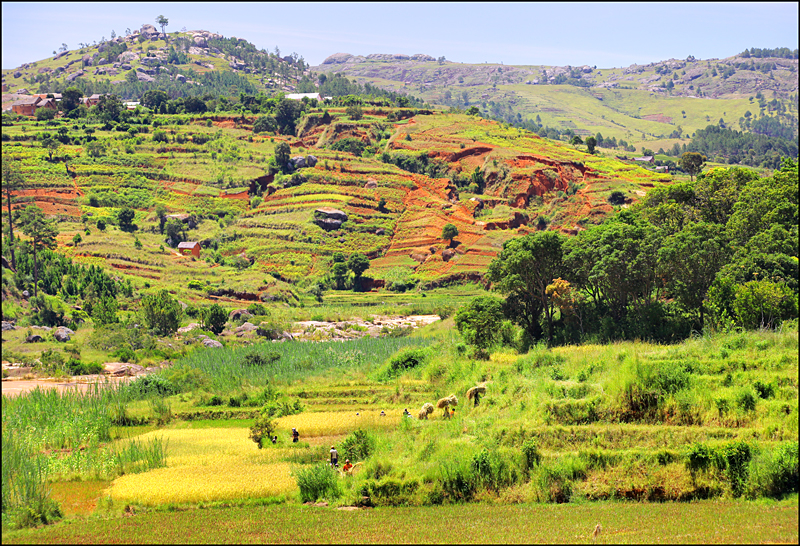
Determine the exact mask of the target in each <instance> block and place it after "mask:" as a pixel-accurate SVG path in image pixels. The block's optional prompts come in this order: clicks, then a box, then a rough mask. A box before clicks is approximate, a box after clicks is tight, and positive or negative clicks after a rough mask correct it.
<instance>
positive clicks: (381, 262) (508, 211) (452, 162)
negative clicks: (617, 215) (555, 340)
mask: <svg viewBox="0 0 800 546" xmlns="http://www.w3.org/2000/svg"><path fill="white" fill-rule="evenodd" d="M315 112H316V113H315ZM322 112H323V111H322V109H321V108H318V109H316V110H315V109H311V110H310V112H309V113H308V114H307V117H306V118H303V119H304V120H305V119H314V116H316V117H317V118H319V119H323V118H324V116H320V115H319V114H321V113H322ZM395 114H397V116H396V118H397V117H400V116H406V115H413V111H409V110H402V109H392V108H385V109H384V108H373V109H365V113H364V116H363V118H362V119H360V120H358V121H352V120H349V119H348V117H347V115H346V112H345V109H344V108H331V109H330V110H328V111H327V115H328V116H329V121H328V122H327V123H323V122H319V124H317V125H315V124H314V123H307V124H306V126H308V127H310V129H308V130H307V131H305V133H304V132H303V131H304V129H303V127H301V131H300V133H301V134H302V135H303V136H301V137H292V136H281V135H275V134H272V133H253V124H254V123H255V118H252V117H242V116H236V115H233V114H230V115H228V114H219V113H214V114H210V113H209V114H202V115H194V116H190V115H186V114H183V115H177V114H176V115H161V114H155V115H153V114H145V113H141V114H138V115H134V116H132V117H130V118H129V119H128V120H127V122H126V123H125V124H124V127H123V126H122V125H116V126H115V125H113V124H109V123H104V124H103V123H95V124H92V123H91V122H89V123H87V122H86V120H78V121H73V120H69V119H66V118H61V119H56V120H51V121H48V122H46V123H42V122H31V121H16V122H13V123H12V124H10V125H9V126H5V127H4V128H3V135H4V138H7V140H8V141H10V142H6V143H5V144H4V148H3V149H4V154H5V155H6V156H7V157H8V158H9V159H10V160H12V161H14V162H15V163H16V164H19V166H20V174H21V175H22V177H23V179H24V180H25V184H24V187H22V188H20V189H18V190H15V191H14V192H13V194H14V197H15V199H14V201H15V203H14V205H13V206H14V208H15V209H19V208H22V207H24V206H26V205H28V204H35V205H37V206H39V207H41V208H42V209H43V210H44V212H45V213H46V214H47V215H51V216H55V217H57V218H59V219H60V220H61V221H62V224H61V226H60V235H59V245H60V247H61V248H62V250H63V251H65V252H67V253H68V254H70V255H71V256H72V257H73V258H74V259H75V260H76V261H77V262H79V263H84V264H90V263H103V264H105V266H106V267H111V268H113V270H114V271H115V273H117V274H119V275H122V278H123V279H131V280H132V281H133V282H134V285H135V286H143V285H144V284H145V283H149V284H153V283H154V282H160V283H166V284H167V285H168V286H170V287H171V289H173V290H177V291H178V293H179V294H181V295H182V296H183V297H184V298H187V299H191V300H197V299H198V296H199V297H200V298H201V299H206V300H208V298H207V297H205V296H202V295H201V294H198V293H197V292H192V291H188V290H186V288H185V286H181V285H184V283H185V281H182V279H187V278H188V279H196V280H198V281H200V282H201V283H204V284H206V286H207V287H209V289H211V290H214V289H216V290H217V291H219V290H229V291H230V292H231V293H239V294H245V293H248V294H252V297H254V298H258V297H262V296H264V297H266V296H268V295H269V296H270V297H272V294H265V290H267V289H268V288H269V287H270V286H274V284H275V282H276V280H275V279H277V281H278V282H290V283H293V284H294V285H295V286H298V287H299V288H300V289H304V288H306V287H308V286H310V285H313V284H314V283H315V282H317V281H319V280H322V279H323V278H324V277H325V276H326V275H327V273H328V270H329V268H330V265H331V263H332V262H331V257H332V256H333V254H335V253H336V252H343V253H345V254H346V255H349V254H352V253H354V252H361V253H363V254H365V255H366V256H367V257H368V258H369V260H370V270H369V271H367V272H366V273H365V275H366V276H367V277H370V278H372V279H375V280H377V281H378V283H379V284H378V286H379V285H380V283H381V282H383V283H387V282H392V279H393V278H395V277H398V276H409V275H411V276H414V277H415V278H416V279H418V280H423V281H426V282H434V283H435V282H439V281H440V280H444V279H450V278H460V279H463V278H476V276H480V275H481V274H482V272H484V271H485V270H486V267H487V265H488V262H489V261H490V260H491V258H492V257H494V256H496V254H497V252H498V251H499V249H500V247H501V246H502V243H503V241H505V240H507V239H509V238H511V237H514V236H516V235H518V234H523V233H527V232H529V231H531V230H536V229H541V228H542V227H546V226H550V228H551V229H559V230H561V231H564V232H567V233H575V232H576V231H577V230H580V229H582V227H583V226H588V225H591V224H594V223H598V222H599V221H600V220H601V219H602V218H604V217H605V216H607V215H608V214H610V213H612V212H613V210H614V207H613V206H612V205H610V204H609V202H608V197H609V195H610V193H611V192H612V191H614V190H616V191H622V192H624V193H625V194H626V195H627V196H628V199H629V200H630V201H631V202H633V201H636V200H638V199H639V198H640V197H641V196H642V195H644V194H645V192H646V191H647V190H648V189H649V188H652V187H653V186H655V185H659V184H662V183H664V182H666V181H667V180H668V178H664V175H655V174H653V173H650V172H648V171H645V170H643V169H641V168H639V167H635V166H631V165H627V164H623V163H620V162H618V161H616V160H610V159H603V158H598V157H594V156H590V155H588V154H585V153H582V152H579V151H577V150H575V149H573V148H572V147H570V146H567V145H563V144H559V143H556V142H551V141H548V140H546V139H541V138H539V137H537V136H535V135H532V134H528V133H524V132H521V131H518V130H516V129H511V128H508V127H505V126H503V125H501V124H498V123H495V122H490V121H485V120H482V119H479V118H475V117H471V116H466V115H463V114H461V115H460V114H442V113H434V112H427V114H428V115H421V114H418V115H416V116H413V117H410V118H405V119H401V120H400V121H395V122H392V121H391V120H389V118H390V117H392V116H394V115H395ZM396 118H395V119H396ZM302 125H303V124H302V123H301V126H302ZM125 127H127V128H128V129H127V130H125V131H124V132H121V131H122V130H123V129H124V128H125ZM55 133H58V134H63V135H66V136H67V139H70V138H71V139H72V140H76V141H81V142H82V144H81V145H75V144H62V145H60V146H59V147H58V150H57V152H56V155H55V156H54V157H51V152H50V150H48V149H46V148H45V147H43V146H41V145H40V141H41V140H42V139H43V138H45V137H46V136H47V134H55ZM84 136H88V138H83V137H84ZM356 137H357V138H358V139H361V140H365V141H367V142H369V143H370V146H371V149H372V150H373V152H372V154H371V153H370V152H369V151H365V152H364V153H361V154H358V155H354V154H353V153H350V152H348V151H335V150H332V149H330V148H333V147H334V146H333V145H334V144H335V143H337V142H339V141H341V139H342V138H345V139H347V138H356ZM409 139H411V140H409ZM282 142H286V143H288V144H290V147H291V154H292V155H293V156H296V155H300V156H308V155H314V156H315V157H316V158H317V163H316V164H315V166H313V167H305V168H301V169H298V170H296V171H295V172H294V173H293V174H292V175H291V177H290V176H289V175H283V174H277V175H275V176H272V175H269V174H268V166H269V164H270V162H271V161H272V159H273V157H274V154H275V149H276V146H277V145H278V144H280V143H282ZM385 153H389V154H396V153H410V154H412V155H413V156H414V157H416V155H418V154H419V153H424V154H425V155H426V156H427V157H428V158H430V160H432V161H433V160H436V161H441V162H442V165H443V168H444V169H445V170H444V171H442V173H441V174H439V175H438V176H439V177H438V178H431V177H429V176H428V175H426V174H424V173H422V172H418V173H413V172H408V171H406V170H402V169H400V168H398V167H397V166H396V165H394V164H391V163H386V162H384V161H381V154H385ZM476 168H477V169H479V170H480V171H481V172H482V173H483V175H482V176H483V178H484V180H485V182H484V183H483V184H482V185H481V186H480V187H475V188H473V187H469V188H468V187H461V186H459V185H457V184H453V182H452V180H453V179H454V178H453V177H456V178H458V177H459V176H463V177H466V176H469V175H471V174H472V173H473V172H474V171H475V169H476ZM447 173H450V174H447ZM459 173H461V174H459ZM448 176H449V177H450V178H447V177H448ZM474 192H479V193H474ZM126 206H127V207H131V208H133V209H134V211H135V216H134V219H133V222H132V224H133V225H134V226H135V227H136V228H138V229H135V230H134V231H130V230H128V231H125V232H120V231H118V230H117V229H116V227H114V225H115V224H116V217H117V214H118V212H119V210H120V209H121V208H123V207H126ZM321 207H329V208H333V209H336V210H341V211H342V212H344V213H345V214H346V215H347V220H346V221H345V222H344V223H343V224H342V225H341V227H339V228H338V229H333V230H330V229H328V228H326V229H323V228H322V227H320V225H318V223H317V222H315V218H316V216H315V214H316V213H315V211H316V210H317V209H318V208H321ZM158 211H160V212H158ZM158 214H162V215H166V217H167V218H169V215H183V216H180V217H181V218H184V220H183V221H184V226H183V231H182V232H180V233H179V236H180V237H181V238H185V239H189V240H198V241H201V245H202V246H203V255H202V256H201V259H203V260H205V261H206V262H207V264H202V263H197V262H193V261H192V259H191V258H189V259H187V258H185V257H183V256H180V255H179V254H178V253H177V252H176V251H174V250H172V249H171V248H170V247H169V245H168V244H166V243H167V237H166V236H165V234H164V233H162V232H163V231H164V225H163V224H162V221H161V220H160V217H159V216H158ZM187 215H188V216H187ZM189 217H190V218H191V219H190V220H186V218H189ZM100 220H102V222H103V223H104V224H105V225H107V226H109V227H108V228H107V229H106V230H105V231H103V230H99V229H94V228H95V226H96V224H97V222H98V221H100ZM446 224H453V225H455V226H456V227H457V228H458V231H459V236H458V237H456V239H455V241H454V242H453V245H452V247H453V250H455V252H454V253H448V255H446V256H445V255H444V251H445V250H447V249H448V248H449V247H450V246H451V245H450V244H449V242H448V241H445V240H443V239H441V232H442V228H443V226H444V225H446ZM78 234H80V236H81V239H82V241H81V242H80V243H79V244H78V245H75V244H73V242H72V241H73V239H74V238H75V236H76V235H78ZM136 240H139V241H140V244H141V247H138V246H136V247H135V246H134V243H135V242H136ZM173 240H174V239H173ZM243 260H247V261H246V262H245V261H243ZM246 263H249V265H247V267H244V268H243V266H244V265H245V264H246ZM208 265H210V266H211V268H210V269H209V267H208ZM270 276H271V277H270ZM215 277H216V278H215ZM265 277H266V280H264V279H265ZM262 280H264V283H262V282H261V281H262ZM222 282H225V283H227V284H226V285H225V287H222V286H221V283H222ZM267 291H268V290H267ZM229 295H230V294H228V295H227V296H226V295H223V296H221V297H228V296H229ZM248 297H250V296H248ZM232 299H233V301H235V300H236V299H237V298H235V297H234V298H232ZM239 299H241V298H239Z"/></svg>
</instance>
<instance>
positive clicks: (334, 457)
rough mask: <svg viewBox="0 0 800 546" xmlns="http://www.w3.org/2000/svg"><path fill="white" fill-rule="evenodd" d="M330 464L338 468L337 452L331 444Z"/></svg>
mask: <svg viewBox="0 0 800 546" xmlns="http://www.w3.org/2000/svg"><path fill="white" fill-rule="evenodd" d="M331 466H332V467H334V468H339V452H338V451H336V448H335V447H333V446H331Z"/></svg>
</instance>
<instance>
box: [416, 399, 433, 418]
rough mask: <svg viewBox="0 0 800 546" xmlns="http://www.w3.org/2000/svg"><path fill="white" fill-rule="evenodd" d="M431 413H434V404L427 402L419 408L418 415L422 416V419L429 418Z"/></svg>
mask: <svg viewBox="0 0 800 546" xmlns="http://www.w3.org/2000/svg"><path fill="white" fill-rule="evenodd" d="M431 413H433V404H431V403H430V402H425V403H424V404H423V405H422V408H421V409H420V410H419V414H418V417H419V418H420V420H421V419H427V418H428V415H430V414H431Z"/></svg>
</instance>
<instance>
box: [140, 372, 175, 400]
mask: <svg viewBox="0 0 800 546" xmlns="http://www.w3.org/2000/svg"><path fill="white" fill-rule="evenodd" d="M129 389H130V391H131V393H132V394H133V396H134V397H136V398H146V397H148V396H152V395H158V396H170V395H172V394H176V393H177V392H178V389H177V388H175V386H174V385H173V384H172V383H170V382H169V381H168V380H167V379H166V378H165V377H162V376H161V375H157V374H150V375H142V376H139V377H137V378H136V379H134V380H133V381H131V382H130V383H129Z"/></svg>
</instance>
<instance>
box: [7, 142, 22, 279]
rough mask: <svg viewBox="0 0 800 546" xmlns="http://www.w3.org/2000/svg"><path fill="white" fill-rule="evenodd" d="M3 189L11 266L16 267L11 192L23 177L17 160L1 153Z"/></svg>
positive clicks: (16, 187) (16, 188) (18, 188)
mask: <svg viewBox="0 0 800 546" xmlns="http://www.w3.org/2000/svg"><path fill="white" fill-rule="evenodd" d="M2 173H3V189H4V190H5V192H6V205H7V207H8V209H7V210H8V247H9V250H10V251H11V267H12V268H14V270H16V269H17V260H16V257H15V253H14V246H15V245H14V216H13V215H12V211H11V193H12V192H18V191H19V190H21V189H22V188H23V187H24V186H25V178H23V176H22V174H21V173H20V171H19V167H18V165H17V162H16V161H15V160H14V159H12V158H11V156H8V155H6V154H3V166H2Z"/></svg>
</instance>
